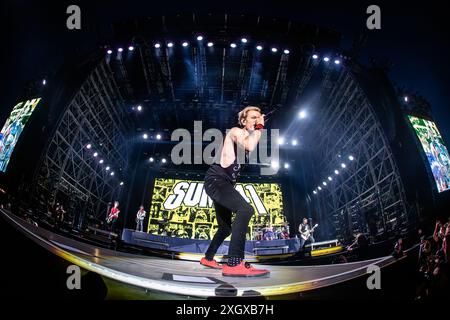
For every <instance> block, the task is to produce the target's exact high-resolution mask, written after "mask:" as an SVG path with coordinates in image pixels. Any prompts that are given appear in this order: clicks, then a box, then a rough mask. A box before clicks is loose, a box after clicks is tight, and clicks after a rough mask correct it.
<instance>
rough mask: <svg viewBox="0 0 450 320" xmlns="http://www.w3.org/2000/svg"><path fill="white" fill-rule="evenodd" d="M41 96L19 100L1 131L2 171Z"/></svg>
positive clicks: (0, 167)
mask: <svg viewBox="0 0 450 320" xmlns="http://www.w3.org/2000/svg"><path fill="white" fill-rule="evenodd" d="M39 101H41V98H36V99H32V100H27V101H25V102H19V103H18V104H16V106H15V107H14V108H13V110H12V111H11V114H10V115H9V117H8V119H7V120H6V123H5V125H4V126H3V128H2V131H1V133H0V171H1V172H5V171H6V168H7V167H8V163H9V159H10V158H11V154H12V152H13V150H14V147H15V146H16V143H17V141H18V140H19V137H20V134H21V133H22V131H23V129H24V128H25V125H26V124H27V122H28V119H30V117H31V114H32V113H33V111H34V109H36V106H37V105H38V103H39Z"/></svg>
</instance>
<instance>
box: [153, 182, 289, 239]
mask: <svg viewBox="0 0 450 320" xmlns="http://www.w3.org/2000/svg"><path fill="white" fill-rule="evenodd" d="M235 189H236V190H237V191H238V192H239V193H240V194H241V195H242V196H243V197H244V199H245V200H246V201H247V202H248V203H249V204H250V205H251V206H253V208H254V209H255V214H254V215H253V217H252V219H251V220H250V223H249V228H248V230H247V236H246V238H247V240H250V239H252V238H254V237H253V236H254V234H255V233H256V232H259V230H260V229H261V228H262V227H263V226H269V225H271V226H272V227H273V228H281V227H282V226H284V225H285V223H286V219H285V216H284V214H283V194H282V192H281V187H280V185H279V184H276V183H237V184H236V186H235ZM233 219H234V217H233ZM216 230H217V219H216V215H215V212H214V205H213V202H212V200H211V199H210V198H209V197H208V195H207V194H206V191H205V189H204V187H203V181H192V180H177V179H163V178H159V179H155V186H154V188H153V194H152V204H151V207H150V219H149V224H148V228H147V232H149V233H152V234H156V235H161V236H170V237H178V238H190V239H201V240H211V239H212V237H213V236H214V234H215V231H216Z"/></svg>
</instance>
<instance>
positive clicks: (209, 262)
mask: <svg viewBox="0 0 450 320" xmlns="http://www.w3.org/2000/svg"><path fill="white" fill-rule="evenodd" d="M200 264H201V265H204V266H205V267H209V268H213V269H222V268H223V266H221V265H220V264H218V263H217V261H216V260H214V259H213V260H208V259H206V258H205V257H203V258H202V259H201V260H200Z"/></svg>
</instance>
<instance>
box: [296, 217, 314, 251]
mask: <svg viewBox="0 0 450 320" xmlns="http://www.w3.org/2000/svg"><path fill="white" fill-rule="evenodd" d="M298 232H299V233H300V248H303V246H304V245H305V243H306V241H310V242H315V240H314V237H313V236H312V234H313V232H314V228H311V226H310V225H309V224H308V219H307V218H303V222H302V223H301V224H300V225H299V226H298Z"/></svg>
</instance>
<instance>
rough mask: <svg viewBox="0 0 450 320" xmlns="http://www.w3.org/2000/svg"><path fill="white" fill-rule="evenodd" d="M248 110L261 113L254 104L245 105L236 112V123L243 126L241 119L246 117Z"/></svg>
mask: <svg viewBox="0 0 450 320" xmlns="http://www.w3.org/2000/svg"><path fill="white" fill-rule="evenodd" d="M249 111H258V112H259V113H261V109H260V108H258V107H255V106H248V107H245V108H244V109H242V110H241V111H239V113H238V124H239V126H241V127H243V126H244V124H243V123H242V121H243V120H244V119H245V118H247V114H248V112H249Z"/></svg>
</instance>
